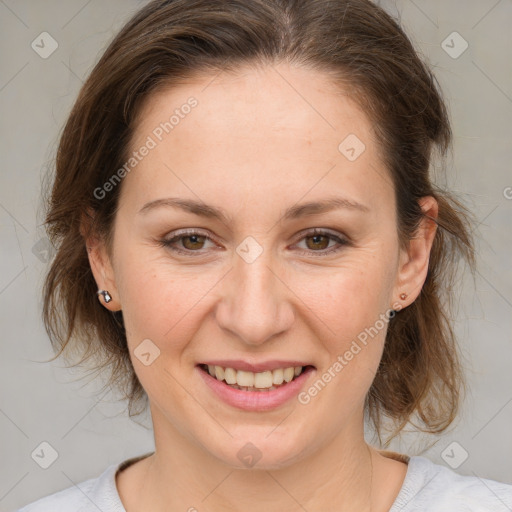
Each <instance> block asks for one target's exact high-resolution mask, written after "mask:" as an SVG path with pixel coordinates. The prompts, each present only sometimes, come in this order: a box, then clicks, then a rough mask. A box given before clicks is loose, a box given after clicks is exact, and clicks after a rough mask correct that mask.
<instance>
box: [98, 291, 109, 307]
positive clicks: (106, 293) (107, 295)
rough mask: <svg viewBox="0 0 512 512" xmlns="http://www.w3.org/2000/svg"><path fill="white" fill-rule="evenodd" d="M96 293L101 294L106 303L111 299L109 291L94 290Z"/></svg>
mask: <svg viewBox="0 0 512 512" xmlns="http://www.w3.org/2000/svg"><path fill="white" fill-rule="evenodd" d="M96 294H97V295H103V300H104V301H105V302H106V303H107V304H108V303H109V302H110V301H111V300H112V297H111V295H110V293H108V292H107V290H98V291H97V292H96Z"/></svg>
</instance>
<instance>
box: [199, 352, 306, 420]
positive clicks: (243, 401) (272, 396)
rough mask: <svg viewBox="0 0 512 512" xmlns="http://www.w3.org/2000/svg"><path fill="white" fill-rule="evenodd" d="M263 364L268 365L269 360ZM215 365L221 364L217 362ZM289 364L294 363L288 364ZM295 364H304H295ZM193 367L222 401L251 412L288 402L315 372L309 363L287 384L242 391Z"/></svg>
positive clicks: (272, 407) (265, 409)
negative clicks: (259, 389) (260, 389)
mask: <svg viewBox="0 0 512 512" xmlns="http://www.w3.org/2000/svg"><path fill="white" fill-rule="evenodd" d="M230 363H231V364H232V363H234V361H230ZM204 364H206V363H204ZM265 364H267V365H268V364H269V362H267V363H265ZM280 364H281V363H280ZM217 366H223V365H222V364H218V365H217ZM290 366H294V365H293V364H290ZM296 366H304V365H301V364H297V365H296ZM246 367H247V366H246ZM228 368H229V366H228ZM195 369H196V371H197V372H199V375H200V377H201V378H202V379H203V382H204V383H205V384H206V385H207V386H208V388H209V389H210V390H211V391H212V392H213V393H214V394H215V395H216V396H217V397H218V398H220V399H221V400H222V401H223V402H225V403H226V404H228V405H231V406H232V407H236V408H238V409H242V410H245V411H253V412H259V411H268V410H271V409H275V408H277V407H279V406H281V405H283V404H284V403H286V402H288V401H289V400H291V399H292V398H293V397H295V396H297V395H298V394H299V392H300V390H301V389H302V388H303V387H304V386H305V383H306V381H307V380H309V378H310V377H311V376H312V375H313V374H314V373H316V369H315V368H314V367H313V366H311V365H309V366H308V367H307V368H306V369H305V370H304V371H303V372H302V373H301V374H300V375H299V376H298V377H296V378H295V379H293V380H292V381H291V382H288V383H287V384H284V385H281V386H279V387H278V388H277V389H272V390H271V391H243V390H241V389H235V388H232V387H231V386H229V385H228V384H226V383H225V382H224V381H220V380H217V379H216V378H215V377H212V376H211V375H210V374H209V373H207V372H205V371H204V370H202V369H201V367H200V366H196V367H195ZM250 371H252V370H250Z"/></svg>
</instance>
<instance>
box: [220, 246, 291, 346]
mask: <svg viewBox="0 0 512 512" xmlns="http://www.w3.org/2000/svg"><path fill="white" fill-rule="evenodd" d="M269 253H270V251H269ZM271 260H272V257H271V255H270V254H267V252H266V251H263V253H262V254H261V255H260V256H259V257H258V258H256V260H255V261H252V262H250V263H249V262H247V261H245V260H244V259H243V258H241V257H239V256H238V254H237V255H235V256H234V263H233V269H232V270H231V272H229V274H228V276H226V277H227V279H224V280H223V289H222V296H221V298H220V300H219V303H218V305H217V308H216V320H217V322H218V324H219V326H220V327H221V328H223V329H225V330H227V331H229V332H230V333H231V334H233V335H235V336H236V337H237V338H238V339H239V340H241V341H242V342H243V343H245V344H247V345H255V346H256V345H260V344H263V343H265V342H266V341H268V340H270V339H271V338H272V337H276V336H278V335H279V334H282V333H284V332H285V331H287V330H288V329H290V327H291V325H292V324H293V321H294V318H295V315H294V309H293V292H292V291H291V290H290V289H289V288H288V287H287V286H286V284H285V283H286V277H285V276H284V273H283V271H282V270H281V271H280V270H279V269H280V267H279V266H278V265H276V264H272V261H271Z"/></svg>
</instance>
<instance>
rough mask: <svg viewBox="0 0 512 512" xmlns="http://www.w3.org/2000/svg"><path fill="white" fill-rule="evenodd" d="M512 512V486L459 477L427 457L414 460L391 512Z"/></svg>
mask: <svg viewBox="0 0 512 512" xmlns="http://www.w3.org/2000/svg"><path fill="white" fill-rule="evenodd" d="M416 510H421V511H435V512H453V511H455V510H456V511H457V512H459V511H460V512H489V511H492V512H510V511H511V510H512V485H509V484H505V483H502V482H497V481H495V480H489V479H485V478H480V477H478V476H465V475H459V474H458V473H456V472H455V471H453V470H451V469H449V468H447V467H445V466H442V465H439V464H435V463H433V462H432V461H430V460H429V459H427V458H425V457H410V459H409V468H408V470H407V475H406V477H405V480H404V482H403V485H402V489H401V490H400V493H399V495H398V496H397V498H396V500H395V502H394V504H393V507H392V508H391V510H390V511H389V512H399V511H400V512H412V511H416Z"/></svg>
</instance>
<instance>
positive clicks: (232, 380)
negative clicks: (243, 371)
mask: <svg viewBox="0 0 512 512" xmlns="http://www.w3.org/2000/svg"><path fill="white" fill-rule="evenodd" d="M224 380H225V381H226V382H227V383H228V384H236V371H235V370H233V368H226V369H225V370H224Z"/></svg>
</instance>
